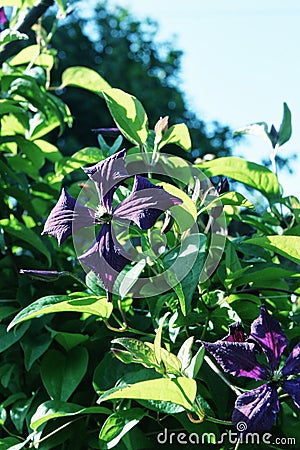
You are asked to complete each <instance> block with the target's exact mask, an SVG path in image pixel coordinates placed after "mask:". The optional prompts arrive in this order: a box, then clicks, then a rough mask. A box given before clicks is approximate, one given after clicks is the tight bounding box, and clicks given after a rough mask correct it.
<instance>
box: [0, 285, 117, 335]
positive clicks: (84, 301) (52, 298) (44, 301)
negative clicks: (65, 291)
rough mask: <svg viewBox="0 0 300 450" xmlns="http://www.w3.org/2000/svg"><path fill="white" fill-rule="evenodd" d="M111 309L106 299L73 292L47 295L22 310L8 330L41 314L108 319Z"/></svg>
mask: <svg viewBox="0 0 300 450" xmlns="http://www.w3.org/2000/svg"><path fill="white" fill-rule="evenodd" d="M112 309H113V306H112V304H111V303H108V302H107V300H106V297H98V296H95V295H85V294H83V293H79V292H74V293H72V294H70V295H49V296H47V297H42V298H39V299H38V300H36V301H35V302H33V303H31V305H28V306H26V308H24V309H22V311H20V312H19V314H17V316H16V317H15V318H14V319H13V320H12V322H11V323H10V324H9V326H8V330H10V329H11V328H12V327H14V326H15V325H17V324H19V323H21V322H24V321H25V320H30V319H33V318H34V317H37V316H40V315H42V314H52V313H58V312H79V313H87V314H94V315H96V316H98V317H101V318H103V319H108V318H109V316H110V315H111V312H112Z"/></svg>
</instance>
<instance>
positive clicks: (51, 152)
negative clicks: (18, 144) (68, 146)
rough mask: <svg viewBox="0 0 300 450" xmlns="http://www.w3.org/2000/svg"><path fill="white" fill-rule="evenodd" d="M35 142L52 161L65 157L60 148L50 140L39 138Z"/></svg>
mask: <svg viewBox="0 0 300 450" xmlns="http://www.w3.org/2000/svg"><path fill="white" fill-rule="evenodd" d="M34 144H35V145H37V146H38V147H39V148H40V149H41V151H42V152H43V153H44V156H45V158H47V159H49V161H51V162H56V161H59V160H60V159H62V157H63V156H62V154H61V153H60V151H59V149H58V148H57V147H56V146H55V145H53V144H51V143H50V142H47V141H44V140H43V139H37V140H36V141H34Z"/></svg>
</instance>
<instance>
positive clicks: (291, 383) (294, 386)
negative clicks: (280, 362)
mask: <svg viewBox="0 0 300 450" xmlns="http://www.w3.org/2000/svg"><path fill="white" fill-rule="evenodd" d="M282 387H283V389H284V390H285V392H287V393H288V394H289V395H290V396H291V397H292V399H293V400H294V403H295V405H296V406H297V408H298V409H300V378H294V379H293V380H285V381H284V383H283V385H282Z"/></svg>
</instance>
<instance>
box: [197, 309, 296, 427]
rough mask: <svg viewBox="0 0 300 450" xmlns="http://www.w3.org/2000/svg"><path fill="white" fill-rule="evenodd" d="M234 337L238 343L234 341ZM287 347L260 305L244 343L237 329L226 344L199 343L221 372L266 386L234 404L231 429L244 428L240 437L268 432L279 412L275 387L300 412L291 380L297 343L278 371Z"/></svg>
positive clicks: (224, 341)
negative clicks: (262, 359) (260, 358)
mask: <svg viewBox="0 0 300 450" xmlns="http://www.w3.org/2000/svg"><path fill="white" fill-rule="evenodd" d="M235 337H237V338H238V339H237V340H235ZM228 338H229V339H228ZM287 343H288V341H287V339H286V337H285V334H284V333H283V331H282V329H281V327H280V325H279V323H278V322H277V320H275V319H274V318H273V317H272V316H270V315H269V313H268V312H267V309H266V307H265V306H264V305H262V306H261V310H260V315H259V317H258V318H257V319H256V320H255V321H254V322H253V323H252V326H251V334H250V337H249V339H247V341H246V339H244V341H243V338H242V332H241V329H239V330H238V332H237V328H236V327H233V328H231V329H230V333H229V335H228V336H227V337H226V340H220V341H217V342H215V343H209V342H203V345H204V347H205V348H206V350H208V351H209V352H210V353H211V354H212V355H213V356H214V357H215V359H216V360H217V362H218V363H219V364H220V366H221V367H222V369H223V370H224V371H225V372H227V373H230V374H231V375H234V376H237V377H240V376H244V377H248V378H254V379H255V380H261V381H265V382H266V383H265V384H262V385H261V386H259V387H257V388H256V389H253V390H251V391H249V392H245V393H243V394H241V395H240V396H239V397H238V398H237V400H236V402H235V409H234V411H233V414H232V421H233V423H234V424H235V425H238V424H239V423H241V422H243V423H244V424H246V426H247V428H246V430H245V431H244V433H252V432H264V431H268V430H270V429H271V428H272V426H273V425H274V423H275V420H276V414H277V413H278V411H279V409H280V407H279V398H278V388H279V387H281V388H282V389H283V390H284V391H285V392H287V393H288V394H289V395H290V396H291V397H292V399H293V401H294V403H295V405H296V406H297V408H298V409H300V378H291V376H292V375H297V374H299V372H300V343H298V344H297V345H296V346H295V347H294V349H293V350H292V352H291V354H290V355H289V356H288V358H287V359H286V361H285V363H284V365H283V366H282V367H281V368H280V362H281V356H282V353H283V351H284V349H285V348H286V346H287ZM258 350H259V351H260V350H261V351H262V352H263V353H264V354H265V356H266V359H267V361H268V364H269V367H266V366H264V365H262V364H260V363H259V362H258V361H257V354H258Z"/></svg>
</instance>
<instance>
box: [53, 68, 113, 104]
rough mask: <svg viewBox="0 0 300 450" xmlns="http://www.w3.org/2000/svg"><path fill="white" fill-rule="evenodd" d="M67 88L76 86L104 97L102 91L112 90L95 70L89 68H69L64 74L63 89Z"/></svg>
mask: <svg viewBox="0 0 300 450" xmlns="http://www.w3.org/2000/svg"><path fill="white" fill-rule="evenodd" d="M65 86H75V87H79V88H83V89H87V90H88V91H92V92H94V93H95V94H98V95H100V97H102V96H103V94H102V91H105V90H107V89H111V86H110V85H109V84H108V83H107V81H105V80H104V78H102V77H101V75H99V73H98V72H96V71H95V70H92V69H89V68H88V67H82V66H73V67H68V68H67V69H66V70H65V71H64V72H63V74H62V86H61V87H62V88H63V87H65Z"/></svg>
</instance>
